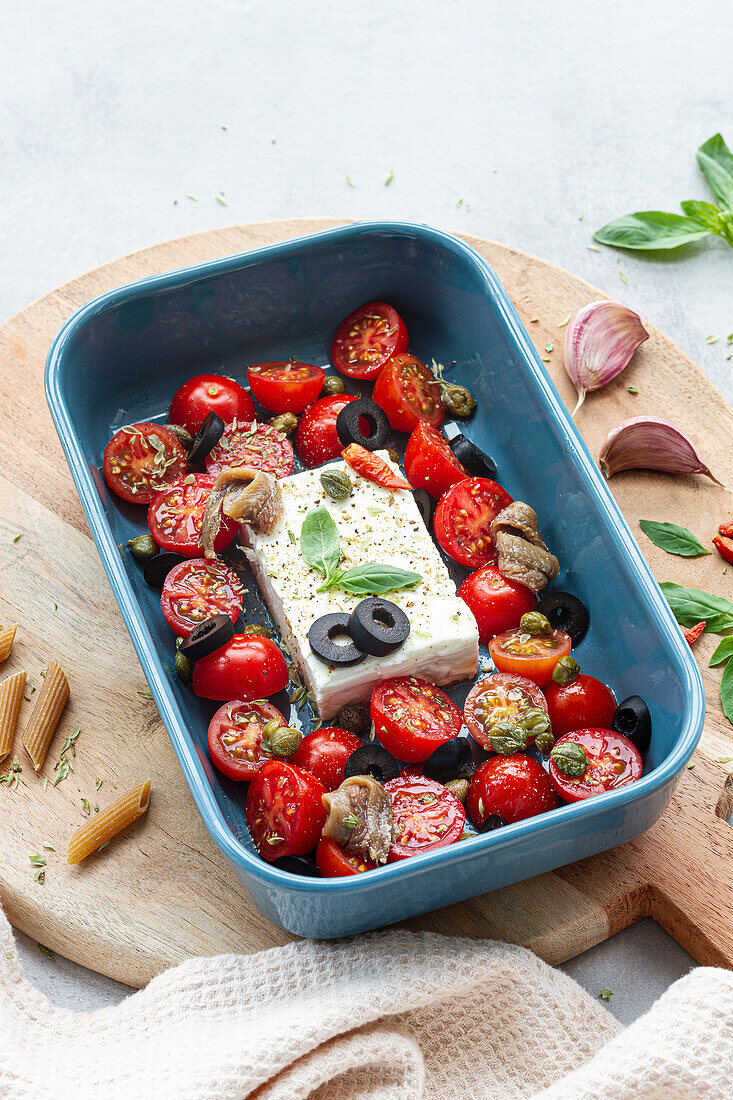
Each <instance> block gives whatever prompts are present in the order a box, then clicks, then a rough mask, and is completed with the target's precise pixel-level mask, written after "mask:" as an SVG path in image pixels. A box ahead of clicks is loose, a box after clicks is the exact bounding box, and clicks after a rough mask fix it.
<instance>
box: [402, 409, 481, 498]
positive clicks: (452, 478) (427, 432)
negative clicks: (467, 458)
mask: <svg viewBox="0 0 733 1100" xmlns="http://www.w3.org/2000/svg"><path fill="white" fill-rule="evenodd" d="M405 473H406V474H407V480H408V481H409V482H410V485H411V486H412V488H413V489H424V490H425V492H426V493H430V495H431V496H432V497H435V499H436V500H437V499H438V497H441V496H442V495H443V493H445V492H447V491H448V489H450V487H451V485H455V483H456V482H457V481H464V480H465V478H467V477H470V474H469V473H468V471H467V470H465V469H464V468H463V466H461V464H460V462H459V461H458V459H457V458H456V456H455V455H454V454H453V451H452V450H451V449H450V447H449V446H448V440H447V439H446V438H445V436H444V435H443V433H442V432H439V431H438V430H437V429H436V428H431V427H430V425H429V424H425V423H423V422H422V421H420V423H419V424H418V426H417V427H416V428H415V430H414V431H413V433H412V435H411V436H410V438H409V439H408V441H407V448H406V450H405Z"/></svg>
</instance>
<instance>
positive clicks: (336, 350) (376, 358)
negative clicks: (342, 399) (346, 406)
mask: <svg viewBox="0 0 733 1100" xmlns="http://www.w3.org/2000/svg"><path fill="white" fill-rule="evenodd" d="M407 344H408V339H407V328H406V327H405V322H404V321H403V320H402V318H401V317H400V315H399V313H398V312H397V310H396V309H393V308H392V306H388V305H387V303H386V302H367V303H366V305H363V306H359V308H358V309H357V310H354V312H353V313H350V314H349V316H348V317H347V318H346V320H345V321H342V322H341V324H340V325H339V327H338V331H337V332H336V336H335V337H334V341H333V347H332V348H331V358H332V359H333V365H334V366H335V367H336V370H339V371H341V373H342V374H346V375H348V376H349V378H365V379H368V380H374V379H375V378H376V377H377V375H378V374H379V373H380V371H381V370H382V367H383V366H384V364H385V363H386V362H387V360H388V359H390V358H391V357H392V356H393V355H397V353H398V352H401V351H407Z"/></svg>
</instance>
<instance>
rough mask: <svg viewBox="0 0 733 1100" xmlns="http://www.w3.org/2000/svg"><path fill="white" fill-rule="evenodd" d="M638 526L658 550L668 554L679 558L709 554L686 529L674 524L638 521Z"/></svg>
mask: <svg viewBox="0 0 733 1100" xmlns="http://www.w3.org/2000/svg"><path fill="white" fill-rule="evenodd" d="M639 526H640V527H641V529H642V531H643V532H644V534H645V535H646V536H647V537H648V538H650V539H651V540H652V542H653V543H654V545H655V546H658V547H659V549H660V550H665V551H666V552H667V553H668V554H677V556H678V557H680V558H696V557H699V555H700V554H709V553H710V551H709V550H706V549H705V547H704V546H703V545H702V543H701V542H700V541H699V540H698V539H696V538H695V536H694V535H693V533H692V531H688V529H687V528H686V527H678V526H677V524H676V523H657V522H656V520H653V519H640V520H639Z"/></svg>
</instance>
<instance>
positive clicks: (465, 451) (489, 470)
mask: <svg viewBox="0 0 733 1100" xmlns="http://www.w3.org/2000/svg"><path fill="white" fill-rule="evenodd" d="M444 430H445V434H446V437H447V439H448V443H449V445H450V449H451V450H452V451H453V454H454V455H455V456H456V458H457V459H458V461H459V462H460V464H461V466H463V467H464V468H465V469H466V470H467V471H468V473H469V474H470V475H471V476H472V477H488V478H491V480H492V481H495V480H496V475H497V474H498V472H499V471H498V468H497V465H496V463H495V462H494V460H493V458H492V457H491V455H487V454H486V452H485V451H482V450H481V449H480V448H479V447H477V446H476V444H475V443H472V442H471V440H470V439H466V437H465V435H464V434H463V432H461V431H460V430H459V428H458V426H457V425H456V424H446V426H445V429H444Z"/></svg>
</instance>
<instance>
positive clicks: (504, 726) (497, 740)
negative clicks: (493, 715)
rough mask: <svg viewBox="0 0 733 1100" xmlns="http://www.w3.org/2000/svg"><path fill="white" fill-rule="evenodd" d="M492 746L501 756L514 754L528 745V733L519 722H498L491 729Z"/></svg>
mask: <svg viewBox="0 0 733 1100" xmlns="http://www.w3.org/2000/svg"><path fill="white" fill-rule="evenodd" d="M489 736H490V737H491V747H492V749H493V750H494V752H498V753H499V755H500V756H512V755H513V754H514V753H515V752H523V751H524V750H525V749H526V747H527V734H526V733H525V731H524V730H523V729H521V727H520V726H519V725H518V723H517V722H512V721H503V722H496V723H495V724H494V725H493V726H491V728H490V730H489Z"/></svg>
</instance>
